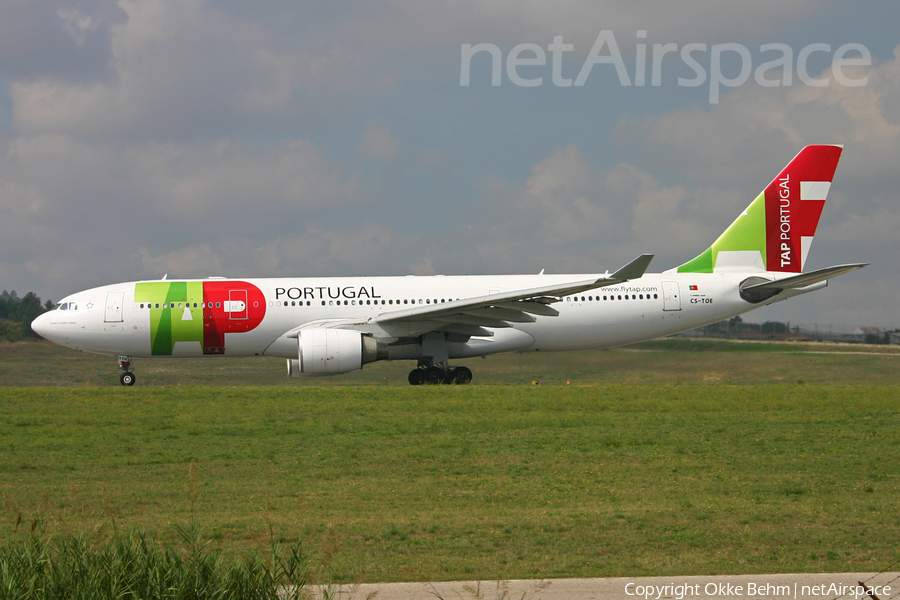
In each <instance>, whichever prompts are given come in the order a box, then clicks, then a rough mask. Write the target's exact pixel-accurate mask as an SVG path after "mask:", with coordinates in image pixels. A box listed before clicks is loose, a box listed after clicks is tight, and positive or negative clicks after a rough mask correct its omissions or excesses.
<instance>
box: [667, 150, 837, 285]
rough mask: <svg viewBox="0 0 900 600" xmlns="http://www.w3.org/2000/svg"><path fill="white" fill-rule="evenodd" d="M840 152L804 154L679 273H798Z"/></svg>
mask: <svg viewBox="0 0 900 600" xmlns="http://www.w3.org/2000/svg"><path fill="white" fill-rule="evenodd" d="M841 150H842V147H841V146H824V145H822V146H806V147H805V148H803V150H801V151H800V153H799V154H798V155H797V156H795V157H794V159H793V160H792V161H791V162H790V163H788V165H787V166H786V167H785V168H784V169H783V170H782V171H781V173H779V174H778V176H777V177H776V178H775V179H773V180H772V183H770V184H769V185H768V186H766V189H765V190H763V192H762V193H761V194H760V195H759V196H757V198H756V199H755V200H754V201H753V202H751V203H750V206H748V207H747V209H746V210H745V211H744V212H743V213H741V215H740V216H739V217H738V218H737V219H736V220H735V221H734V223H732V224H731V226H730V227H729V228H728V229H726V230H725V232H724V233H722V235H720V236H719V238H718V239H717V240H716V241H715V242H714V243H713V245H712V246H710V247H709V248H707V249H706V251H705V252H703V253H702V254H700V255H699V256H697V257H696V258H694V259H693V260H691V261H689V262H687V263H685V264H683V265H681V266H680V267H678V269H677V271H678V272H679V273H712V272H715V271H741V272H752V271H781V272H787V273H800V272H802V270H803V266H804V265H805V264H806V257H807V255H808V254H809V249H810V246H811V245H812V240H813V236H814V235H815V233H816V227H817V226H818V224H819V217H820V216H821V215H822V208H823V207H824V206H825V197H826V196H827V195H828V190H829V189H830V188H831V180H832V178H833V177H834V171H835V169H836V168H837V164H838V160H840V158H841Z"/></svg>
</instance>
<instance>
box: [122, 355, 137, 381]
mask: <svg viewBox="0 0 900 600" xmlns="http://www.w3.org/2000/svg"><path fill="white" fill-rule="evenodd" d="M119 369H120V370H121V371H122V374H121V375H119V382H120V383H121V384H122V385H129V386H130V385H134V382H135V381H136V379H137V378H136V377H135V376H134V373H133V372H132V370H131V357H130V356H120V357H119Z"/></svg>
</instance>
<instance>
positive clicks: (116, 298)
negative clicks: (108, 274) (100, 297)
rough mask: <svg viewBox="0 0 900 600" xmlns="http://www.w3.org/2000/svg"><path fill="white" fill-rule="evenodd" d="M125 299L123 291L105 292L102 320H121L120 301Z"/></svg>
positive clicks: (111, 321)
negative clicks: (104, 308)
mask: <svg viewBox="0 0 900 600" xmlns="http://www.w3.org/2000/svg"><path fill="white" fill-rule="evenodd" d="M124 301H125V292H109V293H108V294H106V314H105V316H104V318H103V320H104V321H105V322H107V323H121V322H122V303H123V302H124Z"/></svg>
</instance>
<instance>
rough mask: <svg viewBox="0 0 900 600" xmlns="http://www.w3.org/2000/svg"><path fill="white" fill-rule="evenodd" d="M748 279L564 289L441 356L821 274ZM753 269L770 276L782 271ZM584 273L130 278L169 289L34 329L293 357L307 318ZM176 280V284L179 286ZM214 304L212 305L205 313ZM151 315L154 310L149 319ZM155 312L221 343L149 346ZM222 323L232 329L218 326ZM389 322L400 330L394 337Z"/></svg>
mask: <svg viewBox="0 0 900 600" xmlns="http://www.w3.org/2000/svg"><path fill="white" fill-rule="evenodd" d="M749 275H750V274H749V273H724V274H719V273H713V274H697V273H661V274H660V273H657V274H645V275H644V276H643V277H641V278H639V279H634V280H630V281H627V282H625V283H623V284H619V285H613V286H609V287H603V288H597V289H592V290H589V291H586V292H583V293H579V294H578V295H577V296H576V295H570V296H568V297H564V298H562V300H561V301H559V302H554V303H553V304H552V307H553V308H554V309H556V310H557V311H558V312H559V315H558V316H536V317H535V320H534V322H530V323H510V326H509V327H506V328H497V329H494V330H493V332H494V335H493V336H483V337H480V336H474V337H471V339H469V340H467V341H464V342H458V343H450V344H449V346H448V350H449V356H450V358H464V357H469V356H482V355H486V354H493V353H497V352H554V351H567V350H587V349H596V348H608V347H613V346H621V345H625V344H631V343H635V342H640V341H642V340H648V339H653V338H657V337H661V336H666V335H670V334H673V333H677V332H681V331H686V330H688V329H693V328H696V327H700V326H703V325H706V324H709V323H714V322H717V321H721V320H723V319H727V318H729V317H732V316H734V315H737V314H741V313H744V312H747V311H749V310H752V309H753V308H756V307H758V306H761V305H763V304H771V303H772V302H775V301H778V300H782V299H785V298H787V297H790V296H793V295H797V294H799V293H805V292H807V291H811V289H813V288H816V289H817V288H818V287H822V285H824V282H823V284H822V285H817V286H812V287H811V288H809V289H804V290H802V291H798V290H792V291H788V292H784V293H782V294H779V295H777V296H775V297H773V298H771V299H770V300H767V301H766V302H765V303H763V304H750V303H748V302H746V301H745V300H743V299H742V298H741V296H740V294H739V286H740V284H741V282H742V281H743V280H745V279H746V278H747V277H748V276H749ZM753 275H754V276H760V275H762V276H764V277H766V278H769V279H773V278H777V277H778V276H779V275H782V274H774V273H753ZM591 277H602V275H577V276H573V275H503V276H427V277H416V276H407V277H352V278H279V279H247V280H240V281H238V280H225V279H212V280H191V281H188V282H184V283H183V286H184V287H185V290H186V291H185V292H184V293H183V294H182V295H181V296H179V297H178V298H175V297H174V296H171V293H170V296H169V298H168V300H171V302H169V301H167V300H166V299H164V300H163V301H162V302H160V301H159V299H158V298H157V299H156V300H153V299H151V301H150V302H146V298H144V297H139V296H140V295H141V294H144V292H143V291H140V292H139V294H137V295H136V286H148V285H150V286H152V285H159V284H163V283H164V284H167V285H171V284H172V283H173V282H129V283H122V284H117V285H110V286H104V287H99V288H94V289H91V290H87V291H84V292H79V293H77V294H74V295H72V296H69V297H67V298H65V299H63V301H61V304H62V305H64V306H65V307H66V310H59V309H58V310H54V311H50V312H48V313H45V314H44V315H42V316H41V317H39V318H38V319H37V320H36V321H35V323H34V328H35V331H37V332H38V333H40V334H41V335H42V336H44V337H46V338H48V339H50V340H52V341H54V342H57V343H59V344H62V345H65V346H69V347H72V348H75V349H79V350H85V351H88V352H95V353H101V354H112V355H116V354H119V355H129V356H134V357H151V356H161V355H162V356H174V357H192V356H197V357H200V356H210V355H212V356H280V357H284V358H291V354H292V352H296V348H295V347H294V348H293V350H292V349H291V347H290V346H289V345H286V344H280V343H276V341H277V340H279V339H280V338H283V336H284V335H285V333H286V332H289V331H290V330H292V329H296V328H298V327H300V326H302V325H304V324H306V323H310V322H315V321H334V320H338V321H342V322H346V324H345V325H344V326H345V327H347V328H354V329H361V330H367V328H369V327H370V324H371V321H372V320H373V319H374V318H376V317H378V316H379V315H383V314H385V313H390V312H393V311H398V310H404V309H408V308H412V306H413V305H415V306H416V307H418V306H426V305H429V304H435V303H436V304H443V303H446V302H449V301H452V300H457V299H465V298H472V297H477V296H484V295H488V294H494V293H501V292H505V291H509V290H520V289H529V288H535V287H539V286H543V285H548V284H554V283H556V282H559V283H565V282H570V281H573V280H580V279H589V278H591ZM175 283H176V285H179V286H181V285H182V282H175ZM204 284H205V285H207V286H210V285H214V286H215V287H216V288H217V289H220V291H221V293H222V294H226V295H223V296H222V298H230V300H228V299H225V300H222V302H221V303H219V302H217V303H215V304H221V306H217V307H216V308H215V309H213V308H212V306H213V305H214V304H213V302H209V303H208V304H209V306H210V308H209V309H208V314H204V312H203V311H204V309H203V306H205V305H206V304H207V303H206V300H208V299H209V298H204V297H203V295H204V293H203V292H202V291H197V290H200V289H201V287H202V286H203V285H204ZM232 284H234V285H232ZM229 286H232V287H236V288H241V287H242V286H249V287H253V288H254V289H256V290H258V292H261V296H256V297H253V296H252V295H251V296H249V297H248V296H247V292H246V291H243V290H240V291H232V290H231V289H230V288H229ZM139 289H143V288H139ZM191 290H194V291H193V292H192V291H191ZM192 293H193V296H192ZM254 298H255V299H254ZM170 304H171V306H169V305H170ZM198 304H199V306H200V308H199V310H198V308H197V307H198ZM259 304H262V306H259ZM213 310H215V311H220V312H219V313H217V314H216V315H213V314H212V311H213ZM253 310H256V311H258V313H257V314H259V315H261V316H260V319H259V322H258V324H256V323H253V324H252V326H248V325H246V323H247V319H248V311H251V312H252V311H253ZM166 311H169V312H168V314H167V313H166ZM221 311H226V312H221ZM151 315H155V316H153V318H151ZM249 317H252V314H250V315H249ZM160 318H165V319H169V320H171V321H172V322H177V323H178V325H177V327H191V328H194V329H193V330H194V331H200V329H199V328H201V323H202V327H205V328H206V329H207V333H208V330H209V328H210V326H213V327H218V330H219V333H218V335H219V338H218V339H219V340H220V341H219V342H217V344H218V345H217V346H215V349H214V351H210V348H209V347H207V346H210V344H211V342H209V341H208V337H206V338H204V339H203V341H200V340H199V339H193V338H192V339H188V340H187V341H184V340H178V339H173V341H172V342H171V344H170V346H169V351H167V352H159V351H155V350H154V349H155V348H156V341H151V333H152V330H153V328H154V327H155V326H156V325H155V324H154V323H158V322H159V319H160ZM223 319H224V321H223ZM223 323H224V325H228V326H231V325H234V326H235V327H234V328H233V329H228V330H225V329H223V326H224V325H223ZM242 325H243V326H244V330H242V329H241V326H242ZM248 327H249V328H248ZM398 327H399V328H401V329H403V328H407V329H404V330H403V331H400V332H399V333H398V331H397V328H398ZM379 332H380V334H381V337H384V336H385V335H387V336H390V337H392V338H393V339H401V338H402V337H404V336H405V335H410V336H414V335H416V332H415V323H410V324H399V325H396V326H395V327H394V328H393V330H392V331H388V332H387V333H385V331H383V330H380V329H379ZM421 355H422V350H421V345H416V344H411V345H410V344H407V345H398V346H396V347H392V348H391V349H390V352H389V355H388V356H387V358H388V359H415V358H419V357H421ZM294 357H296V354H294Z"/></svg>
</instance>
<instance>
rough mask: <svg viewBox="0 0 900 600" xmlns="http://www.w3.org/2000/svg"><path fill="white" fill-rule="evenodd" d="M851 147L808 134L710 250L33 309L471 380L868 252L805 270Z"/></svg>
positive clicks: (300, 280) (82, 333) (259, 282)
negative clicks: (409, 365)
mask: <svg viewBox="0 0 900 600" xmlns="http://www.w3.org/2000/svg"><path fill="white" fill-rule="evenodd" d="M842 150H843V146H840V145H811V146H806V147H805V148H803V149H802V150H801V151H800V153H799V154H797V156H796V157H794V159H793V160H791V161H790V163H788V165H787V166H786V167H785V168H784V169H783V170H782V171H781V172H780V173H779V174H778V176H777V177H775V179H773V180H772V182H771V183H770V184H769V185H768V186H766V188H765V189H764V190H763V191H762V193H760V194H759V195H758V196H757V197H756V198H755V199H754V200H753V201H752V202H751V203H750V205H749V206H748V207H747V209H746V210H744V212H742V213H741V214H740V215H739V216H738V217H737V219H736V220H735V221H734V222H733V223H732V224H731V226H729V227H728V228H727V229H726V230H725V231H724V233H722V235H720V236H719V238H718V239H717V240H716V241H715V242H713V244H712V245H711V246H710V247H709V248H707V249H706V250H704V251H703V252H702V253H701V254H699V255H698V256H697V257H696V258H694V259H692V260H690V261H688V262H686V263H684V264H683V265H680V266H678V267H675V268H672V269H669V270H667V271H663V272H662V273H646V270H647V268H648V266H649V264H650V261H651V259H652V258H653V255H652V254H642V255H640V256H638V257H637V258H635V259H634V260H632V261H631V262H629V263H628V264H626V265H625V266H623V267H621V268H620V269H618V270H616V271H614V272H613V273H609V272H608V271H607V272H606V273H602V274H600V273H596V274H586V275H550V274H544V272H543V271H541V272H540V273H539V274H537V275H499V276H480V275H474V276H473V275H466V276H442V275H434V276H424V277H423V276H405V277H403V276H401V277H309V278H307V277H297V278H266V279H240V280H237V279H225V278H221V277H210V278H208V279H189V280H177V281H175V280H168V279H167V278H166V277H163V279H162V280H158V281H136V282H127V283H117V284H114V285H107V286H103V287H98V288H94V289H90V290H87V291H83V292H78V293H76V294H72V295H70V296H68V297H66V298H63V299H62V300H61V301H60V302H59V304H57V306H56V308H55V309H54V310H51V311H49V312H46V313H44V314H42V315H41V316H39V317H38V318H37V319H35V320H34V322H33V323H32V325H31V327H32V329H34V331H35V332H37V333H38V334H40V335H41V336H43V337H45V338H47V339H48V340H51V341H53V342H56V343H57V344H62V345H63V346H68V347H70V348H74V349H76V350H82V351H86V352H93V353H99V354H108V355H114V356H118V367H119V369H120V370H121V371H122V373H121V375H120V382H121V384H122V385H126V386H130V385H134V383H135V380H136V379H135V373H134V366H133V365H134V362H133V361H134V358H135V357H137V358H155V357H177V358H193V357H220V356H267V357H279V358H284V359H285V360H286V363H287V373H288V376H296V377H314V376H323V375H340V374H344V373H350V372H354V371H359V370H361V369H362V368H363V367H364V365H366V364H369V363H372V362H375V361H379V360H414V361H416V368H414V369H412V370H411V371H410V372H409V376H408V381H409V383H410V384H412V385H422V384H450V383H453V384H465V383H469V382H470V381H472V371H471V370H470V369H468V368H467V367H465V366H451V364H450V361H451V360H458V359H465V358H473V357H478V356H486V355H489V354H497V353H502V352H557V351H571V350H588V349H599V348H610V347H614V346H623V345H627V344H633V343H636V342H641V341H645V340H649V339H654V338H659V337H663V336H667V335H671V334H675V333H678V332H682V331H687V330H689V329H694V328H697V327H701V326H704V325H708V324H710V323H715V322H718V321H722V320H724V319H728V318H731V317H734V316H736V315H739V314H742V313H745V312H748V311H750V310H753V309H755V308H759V307H761V306H767V305H769V304H772V303H774V302H780V301H782V300H786V299H788V298H793V297H794V296H799V295H801V294H806V293H808V292H812V291H815V290H818V289H821V288H823V287H826V286H827V285H828V280H829V279H830V278H832V277H837V276H838V275H842V274H844V273H848V272H851V271H854V270H856V269H859V268H862V267H864V266H866V265H868V264H869V263H855V264H844V265H837V266H833V267H828V268H824V269H819V270H816V271H812V272H808V273H803V266H804V264H805V262H806V259H807V256H808V254H809V251H810V245H811V243H812V240H813V236H814V234H815V231H816V227H817V225H818V222H819V217H820V216H821V213H822V209H823V207H824V204H825V199H826V196H827V194H828V191H829V188H830V187H831V181H832V178H833V177H834V172H835V169H836V168H837V164H838V160H839V159H840V156H841V152H842Z"/></svg>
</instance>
